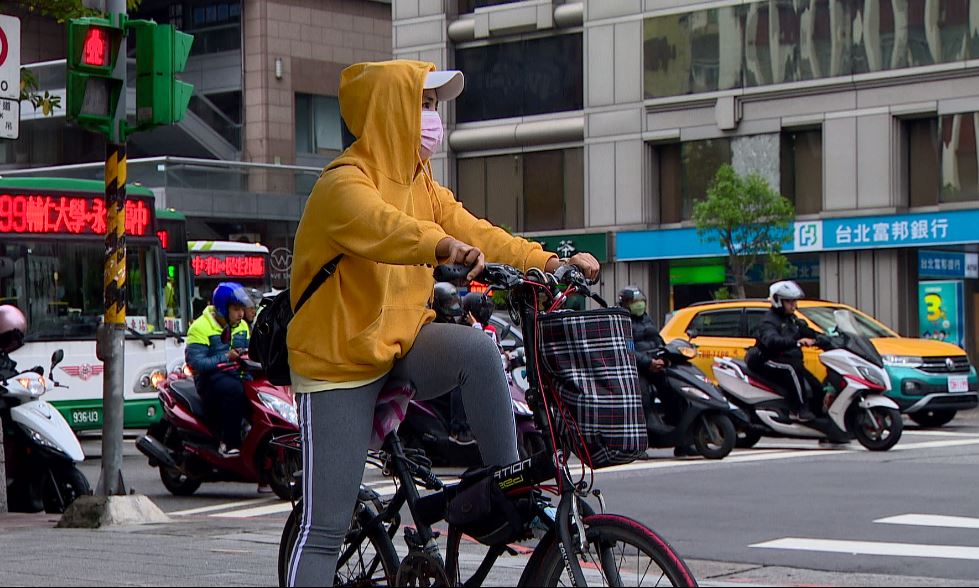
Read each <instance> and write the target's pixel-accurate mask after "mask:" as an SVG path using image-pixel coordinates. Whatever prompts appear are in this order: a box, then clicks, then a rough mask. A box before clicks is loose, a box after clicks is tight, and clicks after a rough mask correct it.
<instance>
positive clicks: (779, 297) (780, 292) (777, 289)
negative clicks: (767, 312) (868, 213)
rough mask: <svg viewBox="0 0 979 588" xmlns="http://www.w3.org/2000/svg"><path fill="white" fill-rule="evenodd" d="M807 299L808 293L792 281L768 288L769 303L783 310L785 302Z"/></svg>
mask: <svg viewBox="0 0 979 588" xmlns="http://www.w3.org/2000/svg"><path fill="white" fill-rule="evenodd" d="M805 297H806V293H805V292H803V291H802V288H801V287H799V284H796V283H795V282H793V281H792V280H783V281H781V282H775V283H774V284H772V285H771V287H769V288H768V301H769V302H771V303H772V306H773V307H775V308H782V301H783V300H799V299H801V298H805Z"/></svg>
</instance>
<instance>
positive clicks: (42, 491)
mask: <svg viewBox="0 0 979 588" xmlns="http://www.w3.org/2000/svg"><path fill="white" fill-rule="evenodd" d="M64 357H65V354H64V352H63V351H62V350H60V349H59V350H57V351H55V352H54V355H52V356H51V369H50V371H49V372H48V376H47V378H45V377H44V368H42V367H40V366H38V367H35V368H34V369H32V370H28V371H26V372H22V373H19V374H17V375H15V376H12V377H10V378H7V379H6V380H4V381H3V382H2V384H0V422H2V426H3V433H4V434H3V445H4V451H5V454H6V464H5V465H6V470H7V480H6V486H5V488H6V491H7V498H8V503H9V504H8V506H9V508H10V510H11V511H15V512H39V511H41V510H42V509H43V510H44V511H45V512H49V513H62V512H64V511H65V509H66V508H68V505H70V504H71V503H72V502H74V501H75V499H76V498H78V497H79V496H84V495H86V494H90V493H91V487H90V486H89V483H88V479H86V478H85V475H84V474H83V473H82V472H81V471H80V470H79V469H78V467H77V465H76V464H79V463H81V462H82V461H84V459H85V454H84V453H82V446H81V444H80V443H79V442H78V438H77V437H75V433H74V431H72V430H71V427H70V426H69V425H68V421H66V420H65V418H64V417H63V416H61V413H60V412H58V411H57V409H55V408H54V407H53V406H51V405H50V404H48V403H47V402H45V401H43V400H41V398H40V397H41V396H42V395H44V394H45V393H46V392H49V391H51V390H53V389H54V388H55V387H56V386H57V387H66V386H61V385H60V384H58V383H57V382H55V381H54V368H55V366H57V365H58V364H59V363H61V361H62V360H63V359H64Z"/></svg>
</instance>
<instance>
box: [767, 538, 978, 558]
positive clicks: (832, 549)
mask: <svg viewBox="0 0 979 588" xmlns="http://www.w3.org/2000/svg"><path fill="white" fill-rule="evenodd" d="M749 547H758V548H761V549H787V550H792V551H821V552H827V553H847V554H850V555H890V556H898V557H924V558H933V559H966V560H979V547H963V546H961V545H926V544H921V543H884V542H877V541H837V540H833V539H802V538H798V537H786V538H784V539H776V540H775V541H767V542H765V543H756V544H754V545H750V546H749Z"/></svg>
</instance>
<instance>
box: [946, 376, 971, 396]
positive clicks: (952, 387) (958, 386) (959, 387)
mask: <svg viewBox="0 0 979 588" xmlns="http://www.w3.org/2000/svg"><path fill="white" fill-rule="evenodd" d="M948 391H949V392H952V393H962V392H968V391H969V376H949V377H948Z"/></svg>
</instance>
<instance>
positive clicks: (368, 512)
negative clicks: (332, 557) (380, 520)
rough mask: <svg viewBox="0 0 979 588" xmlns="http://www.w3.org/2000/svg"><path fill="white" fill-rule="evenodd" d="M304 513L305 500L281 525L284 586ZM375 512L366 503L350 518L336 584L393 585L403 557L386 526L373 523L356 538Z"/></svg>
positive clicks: (279, 569) (280, 565) (279, 568)
mask: <svg viewBox="0 0 979 588" xmlns="http://www.w3.org/2000/svg"><path fill="white" fill-rule="evenodd" d="M301 513H302V501H300V502H298V503H297V504H296V506H295V508H293V509H292V513H290V514H289V518H288V519H287V520H286V524H285V527H284V528H283V529H282V538H281V539H280V541H279V561H278V572H279V586H280V587H282V588H285V587H286V586H288V585H289V583H288V576H289V559H290V558H291V557H292V551H293V549H294V548H295V545H296V540H297V539H298V538H299V526H300V520H301V518H302V516H301ZM374 515H375V513H374V511H373V509H371V508H370V507H369V506H367V505H362V508H358V509H357V515H356V516H354V517H353V519H352V520H351V524H350V529H349V530H348V531H347V536H346V538H345V539H344V541H343V546H342V547H341V548H340V557H339V559H338V560H337V570H336V575H335V576H334V578H333V585H334V586H393V585H394V577H395V575H396V574H397V573H398V565H399V564H400V563H401V561H400V559H399V558H398V552H397V551H396V550H395V548H394V544H393V543H391V538H390V537H388V535H387V533H386V531H385V529H384V526H383V525H380V526H376V527H374V528H373V529H371V530H370V531H369V532H368V533H367V534H366V536H364V537H362V538H360V540H359V541H358V540H357V538H358V536H359V535H360V531H361V529H362V528H363V526H364V525H366V524H367V523H369V522H370V521H371V520H372V519H373V518H374ZM327 584H329V582H324V585H327Z"/></svg>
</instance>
